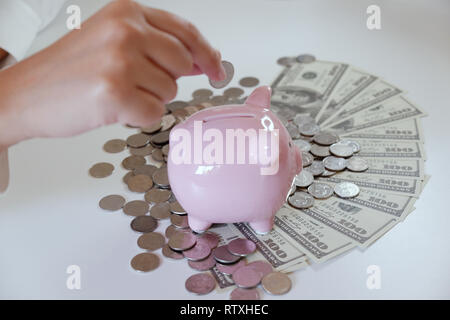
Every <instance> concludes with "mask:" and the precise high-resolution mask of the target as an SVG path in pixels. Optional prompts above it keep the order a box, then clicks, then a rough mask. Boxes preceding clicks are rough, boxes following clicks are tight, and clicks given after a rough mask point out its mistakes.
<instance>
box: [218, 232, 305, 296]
mask: <svg viewBox="0 0 450 320" xmlns="http://www.w3.org/2000/svg"><path fill="white" fill-rule="evenodd" d="M211 231H212V232H214V233H216V234H218V235H219V237H220V241H219V245H225V244H227V243H228V242H230V241H232V240H234V239H236V238H242V237H246V238H248V239H250V240H252V241H253V242H254V243H255V244H256V247H257V250H256V252H255V253H253V254H251V255H250V256H249V257H248V261H254V260H265V261H268V262H269V263H270V264H271V265H272V267H273V268H274V269H275V270H278V271H283V270H285V269H286V268H289V267H291V266H294V265H297V264H299V263H302V262H304V261H305V260H306V259H307V256H306V255H305V254H304V253H303V252H302V251H300V250H299V249H298V248H296V247H295V246H293V245H292V244H291V243H289V242H288V241H286V239H285V238H284V236H283V235H280V234H279V233H278V232H277V231H276V230H272V231H271V232H269V233H268V234H266V235H257V234H256V233H255V232H254V231H253V230H252V229H251V228H250V227H248V225H247V224H244V223H238V224H234V225H233V224H227V225H220V226H217V227H214V228H212V229H211ZM211 273H212V275H213V276H214V277H215V278H216V280H217V282H218V283H219V287H220V288H222V289H223V288H226V287H229V286H232V285H234V282H233V280H232V279H231V277H230V276H228V275H226V274H223V273H221V272H220V271H219V270H218V269H217V268H215V267H214V268H213V269H212V270H211Z"/></svg>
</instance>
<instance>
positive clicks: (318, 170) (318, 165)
mask: <svg viewBox="0 0 450 320" xmlns="http://www.w3.org/2000/svg"><path fill="white" fill-rule="evenodd" d="M305 170H307V171H309V172H311V173H312V175H313V176H320V175H321V174H322V173H323V172H324V170H325V167H324V166H323V162H322V161H318V160H314V161H313V162H312V163H311V165H310V166H309V167H308V168H305Z"/></svg>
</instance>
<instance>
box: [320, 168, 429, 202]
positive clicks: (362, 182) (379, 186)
mask: <svg viewBox="0 0 450 320" xmlns="http://www.w3.org/2000/svg"><path fill="white" fill-rule="evenodd" d="M319 179H320V180H321V179H323V178H319ZM327 181H329V182H333V183H340V182H344V181H348V182H353V183H354V184H356V185H358V186H359V187H361V188H369V189H375V190H383V191H386V192H389V193H394V194H399V195H403V196H408V197H418V196H419V195H420V193H421V191H422V182H421V181H420V180H417V179H411V178H403V177H392V176H376V175H368V174H359V173H357V172H348V171H345V172H340V173H338V174H336V175H334V176H331V177H328V178H327Z"/></svg>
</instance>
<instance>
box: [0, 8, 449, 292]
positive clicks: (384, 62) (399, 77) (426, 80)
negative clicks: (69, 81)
mask: <svg viewBox="0 0 450 320" xmlns="http://www.w3.org/2000/svg"><path fill="white" fill-rule="evenodd" d="M69 2H70V3H73V4H78V5H80V7H81V10H82V16H83V18H86V17H87V16H89V15H91V14H92V13H93V12H94V11H96V10H97V9H98V8H100V7H101V6H102V5H103V4H104V3H105V2H106V1H100V0H96V1H92V0H89V1H88V0H71V1H69ZM147 3H148V4H150V5H152V6H154V7H158V8H164V9H167V10H170V11H173V12H175V13H177V14H180V15H182V16H184V17H186V18H188V19H189V20H191V21H193V22H195V23H196V24H197V26H198V27H199V29H200V30H201V31H202V32H203V33H204V34H205V35H206V36H207V38H208V39H209V40H210V41H211V43H213V45H215V46H216V47H218V48H220V49H221V50H222V53H223V57H224V59H227V60H230V61H232V62H233V63H234V66H235V68H236V75H235V79H234V82H233V83H234V84H236V82H237V80H238V79H239V78H240V77H243V76H247V75H253V76H256V77H258V78H260V79H261V82H262V83H265V84H269V83H270V82H271V81H272V79H273V78H274V76H275V75H276V74H277V73H278V72H279V70H280V67H279V66H278V65H277V64H276V63H275V61H276V60H277V58H278V57H281V56H284V55H297V54H300V53H312V54H314V55H316V56H317V57H318V58H319V59H323V60H334V61H343V62H348V63H351V64H354V65H356V66H358V67H360V68H363V69H366V70H367V71H370V72H372V73H374V74H377V75H379V76H381V77H384V78H385V79H387V80H388V81H390V82H392V83H393V84H395V85H397V86H398V87H400V88H402V89H404V90H406V91H408V95H407V96H408V97H409V98H410V99H411V100H412V101H413V102H415V103H416V104H418V105H419V106H420V107H422V108H423V109H424V110H425V111H426V112H428V114H429V116H428V117H427V118H425V119H423V121H422V123H423V129H424V131H425V138H426V144H425V149H426V153H427V157H428V160H427V162H426V171H427V173H428V174H431V176H432V177H431V180H430V182H429V183H428V185H427V186H426V188H425V190H424V192H423V193H422V195H421V197H420V199H419V200H418V201H417V202H416V208H417V209H416V210H415V211H414V212H413V213H412V214H411V215H410V216H409V217H408V218H407V219H406V221H404V222H403V223H401V224H399V225H397V226H396V227H395V228H394V229H393V230H391V231H390V232H389V233H387V234H386V235H385V236H384V237H382V238H381V240H379V241H377V242H376V243H375V244H374V245H373V246H372V247H370V248H369V249H367V250H365V251H361V250H353V251H351V252H349V253H347V254H344V255H343V256H340V257H338V258H337V259H334V260H332V261H330V262H328V263H325V264H323V265H313V266H311V267H308V268H307V269H304V270H302V271H299V272H295V273H293V274H292V275H291V278H292V279H293V288H292V290H291V291H290V293H289V294H287V295H285V296H281V297H279V298H281V299H350V298H355V299H392V298H400V299H409V298H425V299H431V298H447V299H448V298H450V272H449V268H450V247H449V244H450V241H449V240H450V211H449V206H448V203H450V199H449V196H450V193H449V191H450V183H449V181H450V176H449V157H450V152H449V142H448V141H449V138H450V125H449V124H450V102H449V91H450V80H449V79H450V76H449V75H450V2H448V1H446V0H434V1H426V0H422V1H411V0H408V1H406V0H404V1H392V0H389V1H388V0H386V1H380V0H372V1H366V0H364V1H350V0H346V1H313V0H311V1H287V0H286V1H282V0H279V1H275V0H273V1H207V0H205V1H183V0H180V1H175V0H172V1H163V0H159V1H157V0H153V1H147ZM370 4H377V5H379V6H380V7H381V19H382V29H381V30H378V31H369V30H368V29H367V28H366V17H367V14H366V8H367V7H368V6H369V5H370ZM64 11H65V10H64ZM64 11H63V12H61V13H60V15H59V16H58V18H57V19H56V20H55V21H54V23H53V24H52V25H51V26H50V27H48V28H47V29H46V30H44V32H42V34H41V35H40V36H39V37H38V38H37V39H36V42H35V44H34V46H33V48H32V50H31V52H36V51H37V50H40V49H42V48H44V47H46V46H48V45H49V44H51V43H52V42H53V41H55V40H56V39H57V38H59V37H60V36H61V35H63V34H64V33H65V32H67V29H66V27H65V19H66V17H67V14H65V12H64ZM200 87H208V84H207V79H206V77H205V76H199V77H192V78H187V79H182V80H181V81H179V93H178V98H180V99H187V98H188V96H189V94H190V93H191V92H192V91H193V90H194V89H196V88H200ZM130 132H131V131H130V130H129V129H125V128H123V127H122V126H119V125H115V126H110V127H107V128H102V129H99V130H95V131H92V132H89V133H86V134H83V135H81V136H77V137H74V138H68V139H47V140H42V139H40V140H33V141H27V142H24V143H21V144H19V145H17V146H14V147H13V148H11V150H10V161H11V175H12V179H11V185H10V188H9V190H8V192H7V193H6V194H4V195H1V196H0V298H44V299H47V298H58V299H72V298H75V299H82V298H87V299H90V298H113V299H116V298H124V299H135V298H137V299H191V298H193V299H203V298H204V299H228V294H224V293H222V294H219V293H213V294H210V295H207V296H204V297H197V296H193V295H191V294H189V293H188V292H187V291H186V290H185V289H184V282H185V279H186V278H187V277H188V276H189V275H191V274H193V273H194V271H193V270H191V269H190V268H189V267H188V265H187V263H185V262H177V261H176V262H173V261H168V260H167V259H164V260H163V262H162V266H161V267H160V268H158V269H157V270H156V271H154V272H151V273H149V274H138V273H136V272H134V271H132V270H131V268H130V267H129V262H130V259H131V258H132V257H133V256H134V255H135V254H136V253H138V252H140V250H139V249H138V247H137V245H136V239H137V234H136V233H134V232H133V231H132V230H131V229H130V227H129V223H130V218H129V217H127V216H125V215H124V214H121V213H114V214H107V213H105V212H103V211H102V210H101V209H99V208H98V205H97V203H98V200H99V199H100V198H101V197H102V196H104V195H107V194H111V193H122V194H125V195H126V196H127V197H128V199H134V198H139V197H140V196H139V195H132V194H131V193H129V192H127V191H126V189H125V186H124V185H123V184H122V181H121V177H122V176H123V174H124V173H125V170H124V169H122V168H121V167H120V166H119V164H120V161H121V159H122V158H123V157H124V155H123V154H116V155H112V154H107V153H105V152H103V151H102V145H103V143H104V142H105V141H107V140H109V139H111V138H124V137H127V136H128V135H129V134H130ZM98 161H110V162H112V163H113V164H114V165H116V171H115V173H114V174H113V175H112V176H110V177H108V178H106V179H93V178H91V177H89V175H88V173H87V170H88V169H89V167H90V166H91V165H92V164H94V163H96V162H98ZM166 224H167V223H165V224H163V225H161V226H160V227H159V229H158V230H164V228H165V226H166ZM73 264H75V265H79V266H80V267H81V286H82V288H81V290H73V291H71V290H68V289H67V287H66V279H67V276H68V275H67V274H66V268H67V266H69V265H73ZM372 264H375V265H378V266H379V267H380V268H381V289H379V290H368V289H367V287H366V279H367V274H366V268H367V267H368V266H369V265H372ZM263 297H264V298H267V299H269V298H272V299H277V298H278V297H271V296H268V295H267V294H265V295H263Z"/></svg>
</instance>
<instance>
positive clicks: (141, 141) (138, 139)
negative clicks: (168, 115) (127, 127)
mask: <svg viewBox="0 0 450 320" xmlns="http://www.w3.org/2000/svg"><path fill="white" fill-rule="evenodd" d="M149 142H150V136H148V135H146V134H144V133H137V134H133V135H132V136H129V137H128V139H127V145H129V146H130V147H133V148H141V147H143V146H145V145H146V144H147V143H149Z"/></svg>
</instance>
